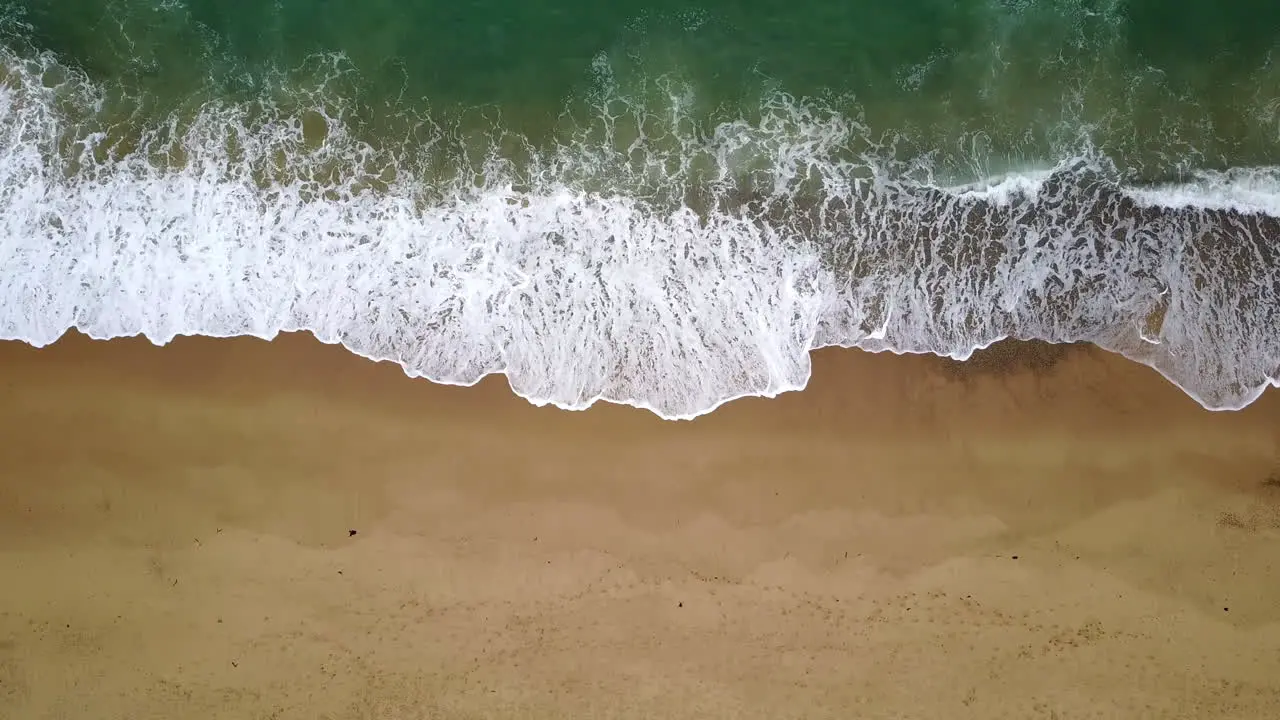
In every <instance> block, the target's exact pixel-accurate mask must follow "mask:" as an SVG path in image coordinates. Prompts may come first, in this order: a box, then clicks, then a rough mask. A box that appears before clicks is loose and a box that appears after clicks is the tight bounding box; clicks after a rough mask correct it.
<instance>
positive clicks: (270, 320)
mask: <svg viewBox="0 0 1280 720" xmlns="http://www.w3.org/2000/svg"><path fill="white" fill-rule="evenodd" d="M1278 51H1280V4H1277V3H1274V2H1264V1H1263V0H1233V1H1232V2H1225V3H1224V2H1219V1H1216V0H1180V1H1174V2H1157V1H1156V0H898V1H897V2H870V1H869V0H846V1H844V2H832V1H831V0H821V1H819V0H785V1H784V0H737V1H736V2H701V3H692V2H678V1H676V0H660V1H654V2H644V3H639V2H629V1H624V2H608V3H582V2H569V1H568V0H522V1H520V2H515V1H514V0H466V1H462V2H448V3H446V2H439V1H438V0H359V1H357V0H0V337H3V338H13V339H21V340H24V341H26V342H30V343H32V344H36V345H43V344H46V343H48V342H52V341H54V340H56V339H57V338H58V337H59V336H61V334H63V333H64V332H66V331H67V330H68V329H69V328H73V327H74V328H79V329H80V330H82V331H84V332H86V333H88V334H90V335H92V336H94V337H103V338H106V337H116V336H121V335H135V334H143V335H146V336H147V337H149V338H151V339H152V340H153V341H155V342H158V343H163V342H167V341H168V340H169V339H171V338H172V337H174V336H175V335H178V334H201V335H214V336H228V335H246V334H247V335H255V336H259V337H272V336H273V335H275V334H276V333H278V332H281V331H290V330H308V331H311V332H313V333H314V334H316V335H317V336H318V337H320V338H321V339H322V340H325V341H326V342H334V343H341V344H343V345H345V346H346V347H347V348H349V349H350V350H352V351H353V352H356V353H359V354H362V355H365V356H368V357H371V358H376V359H380V360H390V361H394V362H397V363H399V364H400V365H401V366H402V367H404V369H405V370H406V372H408V373H409V374H411V375H415V376H424V377H426V378H429V379H431V380H434V381H438V382H446V383H454V384H471V383H474V382H477V381H478V380H479V379H480V378H482V377H484V376H485V375H488V374H492V373H503V374H505V375H506V376H507V377H508V379H509V381H510V383H511V386H512V388H513V390H514V391H515V392H517V393H518V394H520V395H521V396H523V397H526V398H528V399H529V400H531V401H532V402H535V403H551V404H555V405H557V406H559V407H563V408H570V409H581V408H584V407H587V406H589V405H591V404H592V403H594V402H596V401H599V400H605V401H611V402H619V403H627V404H631V405H635V406H638V407H643V408H648V409H650V410H652V411H654V412H656V413H658V414H660V415H662V416H663V417H668V418H690V417H694V416H697V415H699V414H702V413H704V412H708V411H710V410H712V409H714V408H715V407H717V406H718V405H719V404H721V403H723V402H726V401H728V400H731V399H734V398H737V397H742V396H746V395H764V396H772V395H776V394H777V393H780V392H784V391H788V390H794V389H798V388H800V387H803V386H804V385H805V383H806V382H807V380H808V375H809V353H810V351H811V350H813V349H814V348H817V347H824V346H831V345H839V346H854V347H860V348H863V349H866V350H871V351H877V352H879V351H892V352H931V353H936V354H940V355H948V356H951V357H956V358H964V357H967V356H968V355H969V354H970V353H971V352H972V351H973V350H974V349H976V348H979V347H983V346H985V345H987V344H989V343H991V342H994V341H997V340H999V339H1002V338H1006V337H1018V338H1026V339H1039V340H1044V341H1048V342H1080V341H1087V342H1093V343H1095V344H1098V345H1100V346H1102V347H1104V348H1107V349H1110V350H1113V351H1115V352H1119V353H1122V354H1124V355H1126V356H1128V357H1130V358H1132V359H1134V360H1136V361H1138V362H1142V363H1145V364H1147V365H1149V366H1151V367H1153V368H1155V369H1156V370H1158V371H1159V372H1161V373H1162V374H1164V375H1165V376H1166V377H1167V378H1169V379H1170V380H1171V381H1172V382H1174V383H1176V384H1178V385H1179V386H1180V387H1182V388H1183V389H1184V390H1186V391H1187V392H1188V393H1189V394H1190V395H1192V396H1193V397H1194V398H1196V399H1197V400H1198V401H1199V402H1201V403H1202V404H1203V405H1205V406H1206V407H1211V408H1217V409H1228V408H1239V407H1243V406H1244V405H1247V404H1248V403H1250V402H1252V401H1253V400H1254V399H1256V398H1257V397H1258V395H1259V394H1260V393H1261V392H1262V390H1263V389H1264V388H1266V387H1269V386H1273V385H1277V386H1280V332H1278V331H1277V328H1280V54H1278Z"/></svg>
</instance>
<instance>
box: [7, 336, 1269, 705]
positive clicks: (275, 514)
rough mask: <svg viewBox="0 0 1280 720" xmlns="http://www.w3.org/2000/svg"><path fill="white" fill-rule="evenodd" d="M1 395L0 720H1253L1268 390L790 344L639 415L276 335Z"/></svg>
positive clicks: (1081, 355)
mask: <svg viewBox="0 0 1280 720" xmlns="http://www.w3.org/2000/svg"><path fill="white" fill-rule="evenodd" d="M0 383H2V385H3V386H2V388H0V432H3V440H2V441H0V583H2V584H3V585H2V587H3V591H2V592H0V717H4V718H95V719H97V718H128V719H129V720H141V719H144V718H165V719H169V718H173V719H180V720H203V719H204V718H237V719H239V718H281V719H283V718H300V719H306V720H315V719H317V718H334V719H337V718H368V719H373V718H380V719H387V720H390V719H393V718H394V719H399V718H521V719H529V720H536V719H539V718H662V719H666V718H695V717H696V718H703V717H725V718H768V719H770V720H778V719H782V718H840V719H841V720H849V719H851V718H888V717H893V718H929V719H934V718H946V719H948V720H950V719H952V718H982V719H984V720H986V719H989V718H1006V717H1007V718H1085V717H1090V718H1093V717H1098V718H1102V717H1106V718H1182V717H1186V718H1218V717H1231V718H1249V719H1252V720H1256V719H1258V718H1268V717H1280V393H1274V392H1273V393H1269V394H1268V395H1267V396H1265V397H1264V398H1263V399H1262V400H1261V401H1259V402H1258V403H1256V404H1255V405H1254V406H1252V407H1250V408H1248V409H1247V410H1245V411H1243V412H1239V413H1210V412H1206V411H1204V410H1202V409H1200V408H1199V407H1198V406H1196V405H1195V404H1194V403H1193V402H1192V401H1191V400H1190V399H1188V398H1186V397H1185V396H1184V395H1183V394H1182V393H1181V392H1180V391H1179V390H1177V389H1176V388H1174V387H1172V386H1171V385H1169V384H1168V383H1166V382H1165V381H1164V380H1163V379H1162V378H1160V377H1159V376H1158V375H1156V374H1155V373H1154V372H1152V371H1150V370H1148V369H1146V368H1143V367H1140V366H1137V365H1134V364H1131V363H1129V362H1127V361H1125V360H1122V359H1120V358H1116V357H1112V356H1108V355H1106V354H1104V353H1101V352H1099V351H1096V350H1091V349H1087V348H1051V347H1044V346H1035V345H1014V344H1006V345H1003V346H999V347H997V348H996V349H995V350H993V351H990V352H988V353H986V354H985V356H984V357H983V358H982V359H981V360H980V361H976V362H973V363H969V364H964V365H958V364H955V363H950V362H947V361H942V360H938V359H936V358H929V357H896V356H888V355H886V356H874V355H868V354H864V353H860V352H856V351H824V352H822V353H819V354H818V355H817V357H816V360H815V376H814V380H813V382H812V384H811V386H810V388H809V389H808V390H807V391H806V392H803V393H793V394H789V395H786V396H784V397H782V398H779V399H776V400H745V401H738V402H735V403H731V404H729V405H728V406H725V407H723V408H721V410H719V411H717V412H716V413H714V414H712V415H711V416H708V417H706V418H703V419H700V420H698V421H695V422H692V423H664V422H661V421H659V420H657V419H656V418H654V417H653V416H651V415H649V414H648V413H645V412H642V411H637V410H632V409H629V408H618V407H597V408H595V409H593V410H590V411H588V412H585V413H567V412H562V411H559V410H555V409H551V408H534V407H532V406H529V405H528V404H527V403H525V402H524V401H523V400H520V399H518V398H515V397H514V396H512V395H511V394H510V392H509V391H508V389H507V388H506V385H505V382H504V381H503V380H502V379H501V378H492V379H490V380H488V381H486V382H484V383H481V385H480V386H478V387H475V388H449V387H439V386H433V385H432V384H430V383H428V382H426V381H423V380H410V379H408V378H406V377H404V376H403V375H402V374H401V372H400V370H399V368H396V367H394V366H390V365H385V364H384V365H375V364H373V363H370V362H367V361H365V360H362V359H360V358H357V357H354V356H351V355H349V354H347V353H346V352H345V351H344V350H342V349H340V348H336V347H328V346H323V345H321V344H319V343H317V342H316V341H315V340H313V339H312V338H310V337H309V336H305V337H301V336H293V337H283V338H281V339H279V340H277V341H275V342H272V343H266V342H261V341H256V340H247V339H238V340H210V339H199V338H197V339H180V340H178V341H177V342H175V343H173V344H172V345H170V346H168V347H165V348H155V347H152V346H150V345H149V344H147V343H146V342H145V341H137V340H131V341H112V342H109V343H96V342H91V341H88V340H85V339H84V338H81V337H71V338H67V339H64V341H62V342H60V343H58V344H57V345H55V346H53V347H50V348H46V349H43V350H33V349H31V348H28V347H26V346H22V345H17V344H12V343H8V344H4V345H2V346H0ZM352 530H354V531H357V532H356V534H355V535H352V534H351V533H350V531H352Z"/></svg>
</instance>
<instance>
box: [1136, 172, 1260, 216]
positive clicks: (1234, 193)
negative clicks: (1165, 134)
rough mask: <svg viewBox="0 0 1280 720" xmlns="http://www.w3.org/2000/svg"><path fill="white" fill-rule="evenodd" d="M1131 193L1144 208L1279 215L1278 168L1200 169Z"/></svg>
mask: <svg viewBox="0 0 1280 720" xmlns="http://www.w3.org/2000/svg"><path fill="white" fill-rule="evenodd" d="M1131 194H1132V195H1133V197H1134V198H1135V199H1136V200H1138V201H1139V202H1140V203H1142V204H1144V205H1146V206H1148V207H1163V208H1186V207H1195V208H1205V209H1215V210H1235V211H1237V212H1242V213H1261V214H1263V215H1270V216H1272V217H1280V168H1277V167H1255V168H1231V169H1230V170H1226V171H1220V170H1200V171H1197V172H1195V173H1193V174H1192V176H1191V177H1190V178H1189V179H1188V180H1187V181H1185V182H1181V183H1166V184H1162V185H1160V186H1158V187H1154V188H1137V189H1134V190H1132V191H1131Z"/></svg>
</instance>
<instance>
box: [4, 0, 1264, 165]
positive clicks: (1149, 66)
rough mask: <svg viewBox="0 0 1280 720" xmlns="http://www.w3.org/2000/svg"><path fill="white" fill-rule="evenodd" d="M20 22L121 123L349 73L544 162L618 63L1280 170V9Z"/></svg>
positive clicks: (531, 8)
mask: <svg viewBox="0 0 1280 720" xmlns="http://www.w3.org/2000/svg"><path fill="white" fill-rule="evenodd" d="M0 12H3V14H4V15H5V16H6V17H8V18H10V19H11V21H10V23H9V32H8V33H7V34H8V35H9V37H10V41H11V44H13V43H19V42H20V43H23V44H29V45H30V46H31V49H34V50H39V51H48V52H51V53H53V54H54V55H55V56H56V57H57V58H58V59H59V60H60V61H61V62H63V63H65V64H66V65H67V66H69V67H72V68H76V69H79V70H82V71H83V72H84V73H86V74H87V75H88V76H89V77H90V78H91V79H93V80H94V81H96V82H99V83H103V84H108V85H110V86H112V89H113V91H114V92H116V93H119V94H120V95H125V96H128V99H127V100H118V101H117V102H118V103H119V104H120V107H119V108H118V111H119V112H120V113H133V112H135V110H136V107H135V106H137V105H143V106H145V112H147V113H150V114H152V115H153V116H154V117H157V118H158V117H163V116H165V115H167V114H169V113H171V112H173V111H175V110H176V109H180V108H182V107H191V106H193V105H199V104H201V103H203V102H205V101H207V100H209V99H219V98H220V99H228V100H243V99H246V98H249V97H253V96H257V95H261V94H264V93H267V92H269V90H268V85H269V84H271V83H272V82H273V81H278V80H279V78H280V77H281V74H286V75H288V79H287V80H286V81H283V82H285V83H286V84H287V82H293V83H297V84H299V85H306V84H308V83H314V82H317V81H318V80H319V78H317V77H315V75H316V74H318V73H320V72H322V71H321V70H319V69H317V67H316V66H318V65H320V64H322V63H321V61H320V60H319V58H320V57H321V56H324V55H329V54H339V55H340V56H341V57H342V58H343V67H344V68H345V69H347V70H349V71H350V73H351V74H350V76H349V77H348V78H347V81H346V84H347V85H349V87H344V88H343V89H342V90H341V92H343V93H345V94H347V95H349V96H351V97H349V98H348V99H349V100H352V101H358V102H359V104H360V106H361V108H362V113H363V114H364V118H363V120H364V121H366V122H368V123H369V127H370V132H373V133H376V129H377V128H379V127H383V128H385V129H386V131H387V132H388V133H390V132H393V130H392V129H391V127H394V126H395V123H392V122H390V121H389V120H388V118H389V117H393V116H395V115H397V114H398V113H400V112H402V111H404V110H411V111H414V112H419V113H420V112H423V111H424V110H426V109H428V108H430V109H431V110H432V111H434V112H435V113H436V114H437V115H442V116H449V117H452V116H453V115H454V114H461V113H463V112H465V111H472V112H473V113H476V117H477V118H478V117H479V116H480V113H482V112H483V113H487V114H485V115H484V117H487V118H492V117H493V116H494V115H495V114H496V113H499V112H500V113H501V115H502V117H503V120H504V123H505V125H506V126H507V127H509V128H511V129H513V130H515V131H518V132H521V133H523V134H525V135H528V136H529V137H531V138H533V139H535V141H536V140H541V139H544V138H545V137H546V136H547V134H548V133H551V132H553V131H554V128H555V127H557V118H559V116H560V115H561V113H562V112H563V111H565V110H566V109H569V110H571V111H576V112H577V113H578V114H579V115H581V114H583V113H584V112H586V111H585V110H584V109H583V107H582V105H584V104H585V103H587V102H588V100H587V98H589V97H590V96H591V95H592V93H593V91H595V90H598V89H599V88H598V84H599V77H598V65H599V62H600V61H601V60H603V61H604V62H606V63H607V64H608V66H609V68H610V70H611V72H612V73H613V74H615V75H616V76H617V78H616V79H617V80H618V81H619V82H620V83H621V85H622V89H623V94H626V95H643V94H645V93H646V92H648V93H650V94H652V93H653V92H654V89H653V87H652V86H653V85H654V84H655V83H656V82H658V79H659V78H663V77H666V78H670V79H672V80H676V81H679V82H680V83H682V84H684V85H686V86H687V88H688V89H689V90H691V94H692V100H691V102H692V104H693V105H692V110H693V111H694V112H693V113H692V118H693V120H694V121H702V122H712V121H714V120H716V119H725V118H733V117H738V116H741V115H742V114H743V113H744V112H745V113H747V114H748V115H749V114H750V113H751V111H752V108H753V107H754V105H755V103H756V101H757V100H758V98H759V97H760V95H761V94H763V93H769V92H776V91H781V92H785V93H788V94H791V95H793V96H796V97H798V98H823V99H824V100H826V101H827V102H829V103H831V104H832V105H833V106H836V107H839V108H840V109H848V108H849V107H851V106H852V107H856V111H855V112H856V113H857V114H858V115H859V116H860V117H864V118H865V120H866V123H867V125H868V127H869V128H870V130H871V131H873V132H874V133H877V134H881V133H895V134H900V135H901V136H902V140H904V141H906V145H905V146H904V147H903V148H902V151H903V152H904V153H915V154H925V153H932V154H935V155H941V156H943V157H944V158H948V157H949V159H950V160H951V161H952V164H960V165H963V164H964V163H966V162H968V163H971V162H973V161H974V160H975V159H976V160H978V161H981V162H989V163H992V164H994V165H996V166H1000V165H1002V164H1005V165H1017V164H1019V163H1036V162H1043V161H1052V160H1056V159H1057V158H1054V157H1052V155H1053V154H1054V151H1055V150H1056V149H1058V148H1057V147H1055V145H1057V146H1062V145H1064V144H1066V143H1069V142H1072V141H1075V140H1077V139H1078V138H1076V137H1075V136H1074V135H1075V134H1077V133H1083V134H1086V135H1088V136H1089V138H1090V140H1091V141H1093V142H1094V143H1096V144H1097V145H1098V146H1099V147H1101V148H1103V149H1105V150H1106V151H1108V153H1109V154H1110V155H1111V156H1112V157H1113V158H1114V159H1115V160H1116V161H1117V162H1118V163H1120V164H1121V165H1122V166H1124V167H1133V168H1137V169H1140V170H1141V171H1142V172H1143V173H1144V174H1145V175H1147V176H1149V177H1152V178H1159V177H1162V176H1164V175H1167V174H1170V173H1175V174H1176V173H1177V172H1179V171H1183V170H1185V169H1187V168H1189V167H1192V166H1199V167H1215V168H1225V167H1233V166H1238V165H1264V164H1271V163H1274V162H1275V161H1276V159H1277V142H1276V129H1277V122H1280V116H1278V115H1277V110H1276V103H1277V102H1280V68H1277V67H1276V63H1275V61H1274V60H1273V53H1274V51H1275V50H1276V48H1277V43H1280V5H1276V4H1275V3H1271V2H1266V1H1264V0H1234V1H1233V2H1230V3H1219V2H1216V1H1215V0H1181V1H1179V2H1162V1H1158V0H1065V1H1061V2H1059V1H1054V2H1049V1H1047V0H902V1H900V2H889V3H884V2H870V1H867V0H847V1H845V2H830V1H828V0H740V1H738V2H733V3H714V2H702V3H690V2H679V1H673V0H662V1H656V2H655V1H646V2H609V3H583V2H569V1H567V0H534V1H532V2H526V1H524V0H521V1H520V2H515V1H512V0H475V1H470V2H439V1H437V0H19V1H18V2H13V0H8V3H7V9H5V10H3V11H0ZM308 66H311V69H308ZM308 75H311V77H308ZM277 84H278V82H277ZM277 90H278V88H277ZM482 109H483V110H482ZM656 109H657V108H655V110H656ZM659 111H660V110H659ZM477 121H478V120H477ZM957 144H960V145H962V146H961V147H957ZM975 145H976V146H977V152H978V154H979V157H977V158H974V157H973V156H974V151H975Z"/></svg>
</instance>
